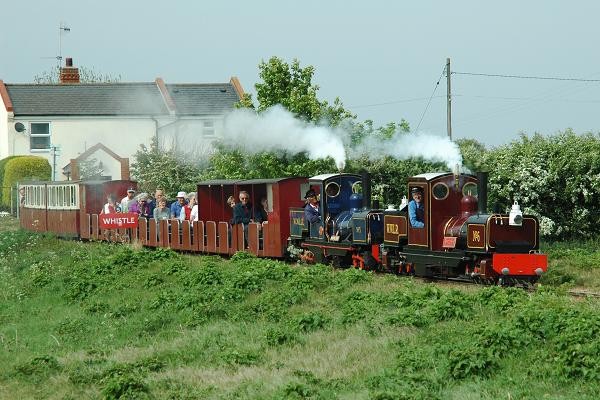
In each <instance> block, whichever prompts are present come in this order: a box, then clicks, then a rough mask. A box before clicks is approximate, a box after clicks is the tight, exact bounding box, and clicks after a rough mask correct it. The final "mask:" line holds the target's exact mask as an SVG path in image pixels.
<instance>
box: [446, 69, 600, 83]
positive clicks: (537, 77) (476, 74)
mask: <svg viewBox="0 0 600 400" xmlns="http://www.w3.org/2000/svg"><path fill="white" fill-rule="evenodd" d="M452 74H456V75H474V76H488V77H494V78H516V79H541V80H546V81H574V82H600V79H582V78H559V77H554V76H527V75H503V74H482V73H477V72H457V71H452Z"/></svg>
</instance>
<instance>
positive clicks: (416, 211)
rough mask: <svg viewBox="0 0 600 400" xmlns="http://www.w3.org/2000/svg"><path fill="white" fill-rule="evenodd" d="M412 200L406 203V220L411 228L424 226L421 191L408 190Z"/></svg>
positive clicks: (415, 189)
mask: <svg viewBox="0 0 600 400" xmlns="http://www.w3.org/2000/svg"><path fill="white" fill-rule="evenodd" d="M410 193H411V195H412V200H411V201H410V202H409V203H408V219H409V220H410V226H412V227H413V228H423V227H424V226H425V207H424V205H423V189H421V188H420V187H414V188H412V189H411V190H410Z"/></svg>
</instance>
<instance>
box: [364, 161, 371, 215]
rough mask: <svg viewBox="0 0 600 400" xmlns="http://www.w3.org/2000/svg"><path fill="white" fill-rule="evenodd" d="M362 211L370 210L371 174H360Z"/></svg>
mask: <svg viewBox="0 0 600 400" xmlns="http://www.w3.org/2000/svg"><path fill="white" fill-rule="evenodd" d="M362 189H363V193H362V194H363V209H365V210H366V209H368V208H371V174H369V173H368V172H367V171H363V172H362Z"/></svg>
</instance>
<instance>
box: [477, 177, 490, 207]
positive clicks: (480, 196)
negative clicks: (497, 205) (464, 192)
mask: <svg viewBox="0 0 600 400" xmlns="http://www.w3.org/2000/svg"><path fill="white" fill-rule="evenodd" d="M477 182H478V184H477V185H478V187H477V204H478V205H479V213H480V214H485V213H487V185H488V173H487V172H478V173H477Z"/></svg>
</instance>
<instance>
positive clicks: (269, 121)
mask: <svg viewBox="0 0 600 400" xmlns="http://www.w3.org/2000/svg"><path fill="white" fill-rule="evenodd" d="M343 136H344V133H343V132H342V131H339V130H334V129H331V128H328V127H324V126H318V125H314V124H309V123H306V122H304V121H301V120H299V119H297V118H295V117H294V116H293V115H292V114H291V113H290V112H288V111H286V110H285V109H284V108H283V107H281V106H275V107H271V108H270V109H268V110H266V111H265V112H263V113H261V114H258V115H257V114H256V113H255V112H253V111H251V110H246V109H240V110H235V111H233V112H231V113H230V114H228V115H227V117H226V118H225V126H224V139H225V143H227V142H232V144H235V145H237V146H241V147H243V149H244V151H247V152H249V153H258V152H261V151H277V150H284V151H288V152H291V153H301V152H306V153H307V154H308V157H309V158H311V159H319V158H326V157H331V158H333V159H334V160H335V163H336V165H337V166H338V168H339V169H342V168H343V167H344V164H345V161H346V151H345V150H344V144H343V142H342V138H343Z"/></svg>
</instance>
